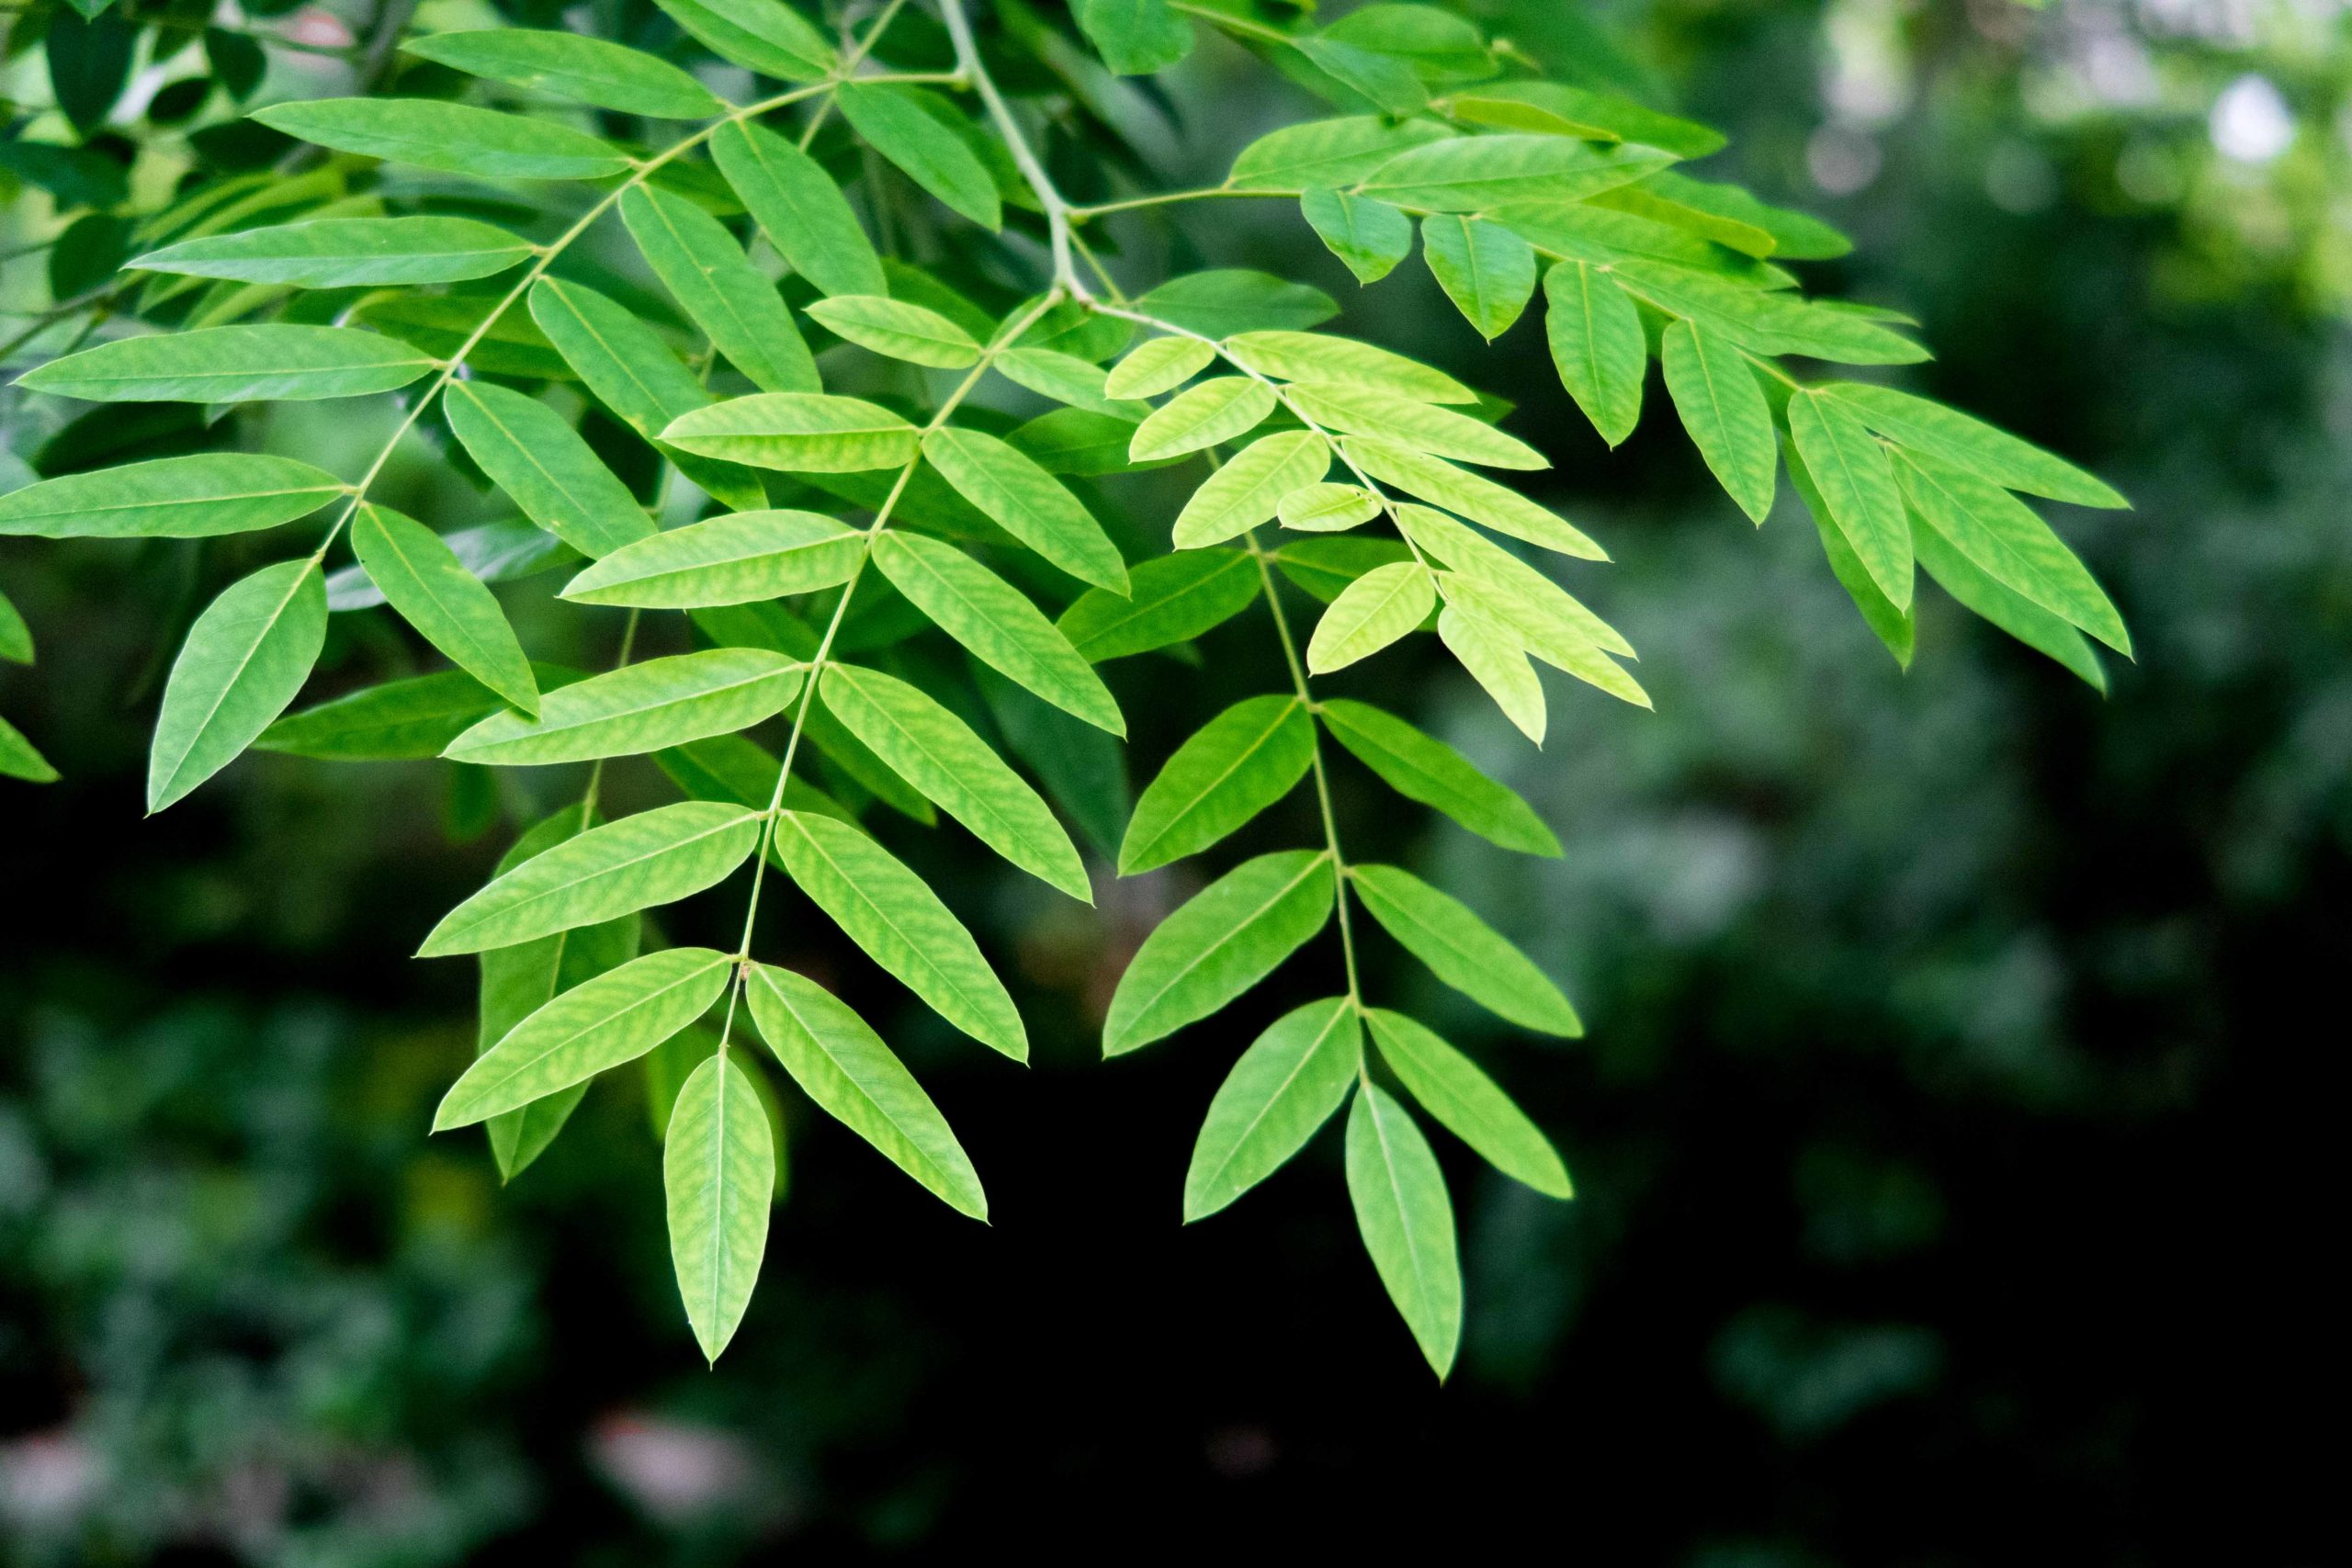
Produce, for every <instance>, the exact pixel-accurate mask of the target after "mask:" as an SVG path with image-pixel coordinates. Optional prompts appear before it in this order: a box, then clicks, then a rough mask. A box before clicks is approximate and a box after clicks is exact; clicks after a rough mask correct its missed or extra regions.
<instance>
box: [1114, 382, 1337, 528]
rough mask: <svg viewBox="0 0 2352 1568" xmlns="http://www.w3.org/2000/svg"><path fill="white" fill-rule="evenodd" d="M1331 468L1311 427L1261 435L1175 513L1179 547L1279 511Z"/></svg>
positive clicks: (1326, 451) (1327, 450) (1247, 525)
mask: <svg viewBox="0 0 2352 1568" xmlns="http://www.w3.org/2000/svg"><path fill="white" fill-rule="evenodd" d="M1209 384H1210V385H1215V383H1209ZM1248 385H1251V386H1255V385H1257V383H1255V382H1250V383H1248ZM1186 395H1187V396H1190V394H1189V393H1188V394H1186ZM1173 406H1174V405H1173V404H1170V407H1173ZM1155 417H1157V416H1155ZM1251 423H1256V422H1255V421H1252V422H1251ZM1330 467H1331V447H1330V445H1329V443H1328V442H1326V441H1325V440H1324V439H1323V437H1321V436H1320V435H1317V434H1316V433H1315V432H1313V431H1311V430H1285V431H1281V432H1279V433H1277V434H1272V435H1262V436H1260V437H1259V438H1258V439H1257V440H1255V441H1253V442H1251V443H1250V445H1249V446H1244V447H1243V448H1242V449H1241V450H1240V451H1239V452H1237V453H1235V454H1234V457H1233V460H1232V461H1231V462H1229V463H1227V464H1225V465H1224V466H1223V467H1221V468H1218V469H1217V470H1216V472H1215V473H1213V474H1211V475H1210V476H1209V477H1208V479H1206V480H1205V481H1204V482H1203V483H1202V485H1201V488H1200V489H1198V490H1196V491H1193V497H1192V499H1191V500H1190V501H1187V502H1185V503H1184V510H1183V511H1182V512H1180V513H1177V514H1176V529H1175V534H1174V540H1175V545H1176V547H1177V548H1178V549H1180V550H1193V549H1198V548H1200V547H1202V546H1204V545H1218V544H1223V543H1224V542H1225V541H1226V540H1227V539H1232V538H1238V537H1239V536H1241V535H1243V534H1246V533H1248V532H1249V531H1250V529H1252V528H1254V527H1256V526H1257V525H1259V524H1261V523H1263V522H1264V521H1265V520H1266V519H1267V518H1269V517H1272V515H1274V513H1276V512H1277V511H1279V510H1280V509H1281V506H1282V501H1283V497H1284V496H1286V495H1288V494H1290V493H1291V492H1292V491H1297V490H1303V489H1305V488H1306V486H1308V485H1311V484H1313V483H1315V482H1316V481H1317V479H1321V478H1322V477H1323V476H1324V475H1325V474H1326V473H1327V472H1329V470H1330Z"/></svg>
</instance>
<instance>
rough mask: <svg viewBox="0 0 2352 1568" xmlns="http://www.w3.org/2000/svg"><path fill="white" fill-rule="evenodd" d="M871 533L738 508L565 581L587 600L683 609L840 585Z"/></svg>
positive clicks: (809, 517)
mask: <svg viewBox="0 0 2352 1568" xmlns="http://www.w3.org/2000/svg"><path fill="white" fill-rule="evenodd" d="M865 547H866V536H865V534H863V533H861V532H858V531H857V530H854V529H852V528H848V527H845V526H843V525H842V524H840V523H838V522H835V521H834V520H833V519H832V518H831V517H826V516H822V515H820V514H819V513H814V512H791V511H783V512H736V513H728V514H727V515H725V516H722V517H713V518H711V519H710V520H709V521H707V522H704V523H690V524H688V525H686V526H684V527H683V528H673V529H670V530H669V531H667V532H666V533H661V534H656V535H654V536H652V537H650V538H647V539H639V541H638V542H637V543H635V544H633V545H626V546H623V547H621V548H620V549H617V550H615V551H614V552H613V553H612V554H611V555H608V556H606V557H605V558H604V559H602V560H599V561H597V562H595V563H594V564H593V565H591V566H590V567H589V568H588V570H585V571H583V572H582V573H581V574H580V575H579V576H577V577H575V578H573V579H572V580H571V581H570V582H568V583H566V584H565V585H564V589H563V597H565V598H566V599H571V600H574V601H577V602H578V603H580V604H634V605H640V606H643V607H645V608H648V609H659V610H684V609H693V608H696V607H699V606H703V605H710V604H751V603H752V602H753V601H755V600H762V599H778V598H782V597H783V596H784V595H786V594H787V593H809V592H815V591H816V590H818V589H820V588H836V587H839V586H840V585H841V584H842V583H844V582H847V581H849V580H850V578H851V577H852V576H853V575H854V574H855V572H856V570H857V565H858V562H859V561H860V560H861V559H862V558H864V557H865Z"/></svg>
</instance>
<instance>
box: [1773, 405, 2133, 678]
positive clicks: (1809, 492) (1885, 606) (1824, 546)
mask: <svg viewBox="0 0 2352 1568" xmlns="http://www.w3.org/2000/svg"><path fill="white" fill-rule="evenodd" d="M1781 461H1782V462H1784V463H1786V464H1787V465H1788V468H1789V484H1790V486H1791V488H1792V489H1793V490H1795V491H1796V492H1797V499H1798V500H1800V501H1802V502H1804V509H1805V512H1806V514H1807V515H1809V516H1810V517H1812V519H1813V525H1814V532H1815V535H1816V536H1818V537H1819V538H1820V540H1821V553H1822V554H1823V555H1825V556H1826V557H1827V558H1828V559H1829V570H1830V572H1831V574H1832V575H1834V576H1835V577H1836V578H1837V579H1838V586H1839V587H1840V588H1843V589H1844V590H1845V591H1846V594H1847V597H1849V598H1850V599H1851V600H1853V602H1854V607H1855V608H1856V609H1857V610H1860V612H1861V615H1862V620H1863V622H1864V624H1866V625H1867V626H1869V627H1870V628H1871V635H1872V636H1874V637H1877V638H1878V639H1879V641H1880V642H1882V643H1883V644H1885V645H1886V650H1887V651H1888V652H1889V653H1892V654H1893V655H1894V661H1895V663H1897V664H1899V665H1901V666H1902V667H1903V668H1904V669H1905V670H1908V669H1910V668H1911V659H1912V656H1913V655H1914V654H1915V653H1916V652H1917V650H1918V632H1919V628H1918V622H1917V618H1916V617H1915V616H1914V615H1912V613H1911V611H1909V610H1899V609H1897V608H1895V607H1894V604H1893V603H1891V602H1890V601H1889V600H1888V599H1887V596H1886V595H1885V594H1884V593H1882V592H1879V586H1878V584H1877V583H1875V582H1873V581H1871V574H1870V570H1869V569H1868V568H1866V567H1864V566H1863V565H1862V558H1861V557H1860V556H1858V555H1856V554H1855V553H1854V547H1853V546H1851V545H1849V544H1848V543H1847V542H1846V536H1845V534H1844V533H1843V532H1841V531H1840V530H1839V528H1838V525H1837V524H1835V523H1833V522H1831V521H1830V519H1829V503H1828V502H1826V501H1824V500H1823V499H1822V496H1821V489H1820V487H1819V486H1818V485H1816V484H1815V482H1814V479H1813V474H1812V471H1811V470H1810V469H1809V468H1806V466H1805V460H1804V456H1803V455H1802V454H1801V453H1799V452H1798V451H1797V448H1796V445H1795V443H1794V442H1792V441H1789V440H1787V439H1785V438H1783V439H1782V441H1781ZM1927 534H1928V536H1934V535H1935V530H1933V529H1932V528H1931V529H1928V530H1927ZM1963 564H1964V562H1963ZM1985 583H1986V585H1987V586H1990V587H1994V588H1996V589H1997V588H1998V587H1999V584H1997V583H1995V582H1993V581H1992V580H1991V579H1989V578H1986V579H1985ZM2003 592H2006V590H2004V591H2003ZM2028 607H2029V608H2030V607H2031V606H2028ZM2052 619H2053V620H2054V619H2055V617H2052ZM2086 651H2087V650H2086ZM2102 689H2104V688H2102Z"/></svg>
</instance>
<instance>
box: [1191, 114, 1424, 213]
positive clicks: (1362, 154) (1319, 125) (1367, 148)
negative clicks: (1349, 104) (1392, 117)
mask: <svg viewBox="0 0 2352 1568" xmlns="http://www.w3.org/2000/svg"><path fill="white" fill-rule="evenodd" d="M1448 134H1449V133H1448V132H1447V130H1446V129H1445V128H1444V127H1443V126H1441V125H1436V124H1433V123H1431V122H1430V121H1429V120H1427V119H1410V120H1407V121H1405V122H1404V123H1402V124H1396V123H1392V122H1391V121H1389V120H1387V119H1385V118H1381V117H1380V116H1378V115H1350V116H1347V117H1344V118H1337V119H1317V120H1309V121H1307V122H1306V124H1304V125H1286V126H1283V128H1282V129H1281V130H1272V131H1269V132H1267V133H1266V134H1265V135H1263V136H1261V137H1260V138H1258V140H1257V141H1252V142H1251V143H1250V145H1249V146H1247V147H1244V148H1243V149H1242V150H1241V154H1240V156H1238V157H1237V158H1235V159H1234V160H1233V172H1232V173H1231V174H1230V175H1227V176H1226V182H1225V183H1226V184H1227V185H1228V186H1234V187H1236V188H1239V189H1250V190H1283V191H1289V192H1291V193H1293V194H1296V193H1297V192H1300V191H1303V190H1306V189H1309V188H1312V187H1316V186H1344V185H1350V184H1352V183H1353V182H1355V181H1357V180H1360V179H1362V178H1363V177H1364V176H1365V175H1369V174H1371V173H1372V172H1373V171H1374V170H1375V169H1377V168H1379V167H1380V166H1381V165H1382V164H1385V163H1387V162H1388V161H1389V160H1390V159H1392V158H1394V157H1396V156H1397V153H1399V152H1404V151H1405V150H1406V149H1407V148H1408V147H1418V146H1419V145H1421V144H1422V143H1424V142H1429V141H1442V140H1444V139H1445V137H1446V136H1447V135H1448Z"/></svg>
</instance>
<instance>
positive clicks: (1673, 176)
mask: <svg viewBox="0 0 2352 1568" xmlns="http://www.w3.org/2000/svg"><path fill="white" fill-rule="evenodd" d="M1659 145H1663V143H1660V144H1659ZM1644 183H1645V185H1647V186H1649V188H1651V189H1652V190H1655V191H1656V192H1657V193H1658V194H1659V195H1660V196H1663V197H1667V198H1668V199H1669V200H1672V201H1679V202H1680V203H1681V204H1682V205H1683V206H1685V207H1695V208H1697V209H1699V210H1700V211H1702V212H1713V213H1717V214H1720V215H1721V216H1723V217H1725V218H1731V219H1736V220H1738V221H1740V222H1742V223H1747V224H1751V225H1753V226H1754V227H1756V228H1758V229H1761V230H1763V231H1765V232H1766V233H1768V234H1770V235H1771V236H1772V244H1773V253H1772V254H1775V255H1778V256H1783V257H1786V258H1787V259H1789V260H1791V261H1831V260H1834V259H1836V258H1837V257H1838V256H1842V255H1844V254H1846V253H1847V252H1849V251H1850V250H1852V249H1853V248H1854V243H1853V242H1852V241H1851V240H1849V239H1847V238H1846V236H1845V235H1843V234H1840V233H1839V232H1838V231H1837V230H1835V229H1832V228H1831V227H1830V226H1829V225H1828V224H1826V223H1824V222H1822V221H1821V220H1819V219H1817V218H1811V217H1807V216H1806V215H1805V214H1804V213H1802V212H1791V211H1789V210H1787V209H1783V208H1778V207H1768V206H1766V205H1765V204H1764V203H1763V202H1760V201H1758V200H1757V199H1756V197H1753V196H1750V195H1749V194H1748V193H1747V192H1746V191H1744V190H1742V189H1740V188H1739V186H1734V185H1716V184H1711V183H1709V182H1707V181H1704V180H1694V179H1691V178H1690V177H1689V176H1687V175H1681V174H1678V173H1676V172H1675V171H1673V170H1671V169H1668V170H1667V171H1665V172H1664V173H1661V174H1656V175H1651V176H1650V177H1649V178H1648V179H1647V180H1646V181H1645V182H1644Z"/></svg>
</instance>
